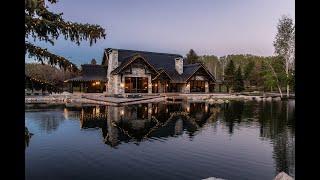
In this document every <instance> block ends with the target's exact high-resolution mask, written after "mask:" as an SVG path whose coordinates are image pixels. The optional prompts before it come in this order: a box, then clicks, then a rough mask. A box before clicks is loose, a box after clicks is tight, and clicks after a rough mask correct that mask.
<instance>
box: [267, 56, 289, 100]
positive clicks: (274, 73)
mask: <svg viewBox="0 0 320 180" xmlns="http://www.w3.org/2000/svg"><path fill="white" fill-rule="evenodd" d="M268 65H269V67H270V69H271V71H272V73H273V75H274V77H275V78H276V80H277V86H278V89H279V93H280V97H281V98H282V91H281V86H280V84H279V79H278V76H277V74H276V72H275V71H274V69H273V67H272V65H271V64H270V62H268ZM288 86H289V84H288Z"/></svg>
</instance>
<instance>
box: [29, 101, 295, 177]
mask: <svg viewBox="0 0 320 180" xmlns="http://www.w3.org/2000/svg"><path fill="white" fill-rule="evenodd" d="M294 113H295V101H294V100H292V101H291V100H290V101H278V102H254V101H248V102H243V101H231V102H230V103H229V104H220V105H218V104H208V103H204V102H198V103H190V102H188V103H186V102H182V103H170V102H161V103H149V104H140V105H132V106H124V107H114V106H95V105H94V106H92V105H86V106H83V107H81V108H68V107H65V106H64V105H62V106H57V107H26V110H25V124H26V127H28V129H29V131H30V132H31V133H33V134H34V135H33V136H32V137H31V139H30V141H29V143H28V145H27V146H26V149H25V159H26V161H25V168H26V179H28V180H33V179H35V180H37V179H41V180H43V179H57V180H63V179H76V180H87V179H94V180H100V179H113V180H115V179H152V180H157V179H163V180H169V179H183V180H188V179H190V180H199V179H202V178H208V177H219V178H224V179H230V180H232V179H237V180H240V179H254V180H256V179H259V180H264V179H266V180H271V179H273V178H274V177H275V175H276V174H277V173H278V172H281V171H285V172H286V173H287V174H289V175H291V176H294V173H295V125H294V124H295V116H294Z"/></svg>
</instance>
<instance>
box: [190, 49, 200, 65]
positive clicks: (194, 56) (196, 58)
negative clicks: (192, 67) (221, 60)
mask: <svg viewBox="0 0 320 180" xmlns="http://www.w3.org/2000/svg"><path fill="white" fill-rule="evenodd" d="M197 62H200V61H199V56H198V55H197V53H196V52H195V51H194V50H193V49H190V51H189V53H188V54H187V64H194V63H197Z"/></svg>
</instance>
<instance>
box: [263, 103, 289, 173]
mask: <svg viewBox="0 0 320 180" xmlns="http://www.w3.org/2000/svg"><path fill="white" fill-rule="evenodd" d="M294 113H295V105H294V104H292V101H289V102H288V101H282V102H280V103H273V102H271V103H264V104H262V105H261V112H260V122H261V129H260V130H261V131H260V136H261V137H265V138H269V139H271V141H272V142H273V148H274V151H273V157H274V159H275V161H276V173H278V172H281V171H284V172H286V173H288V174H289V175H291V176H294V173H295V123H294V121H295V117H294Z"/></svg>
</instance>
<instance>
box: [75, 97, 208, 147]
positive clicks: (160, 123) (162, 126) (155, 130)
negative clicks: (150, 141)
mask: <svg viewBox="0 0 320 180" xmlns="http://www.w3.org/2000/svg"><path fill="white" fill-rule="evenodd" d="M209 106H210V105H208V104H206V103H185V102H184V103H181V102H180V103H146V104H139V105H130V106H121V107H119V106H104V107H103V106H96V107H90V108H89V107H88V108H83V109H82V110H81V118H80V121H81V128H94V127H100V128H101V129H102V134H103V137H104V140H105V143H106V144H109V145H110V146H112V147H114V146H117V145H118V144H120V143H121V142H129V141H134V142H138V143H139V142H140V141H143V140H144V139H146V138H151V137H158V138H162V137H170V136H177V135H181V134H183V132H184V131H187V132H188V133H189V134H190V135H192V134H193V133H194V132H196V131H197V130H198V129H199V128H200V127H202V125H203V124H204V123H205V122H206V121H207V120H208V118H210V115H211V114H212V113H211V110H210V109H212V107H209Z"/></svg>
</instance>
